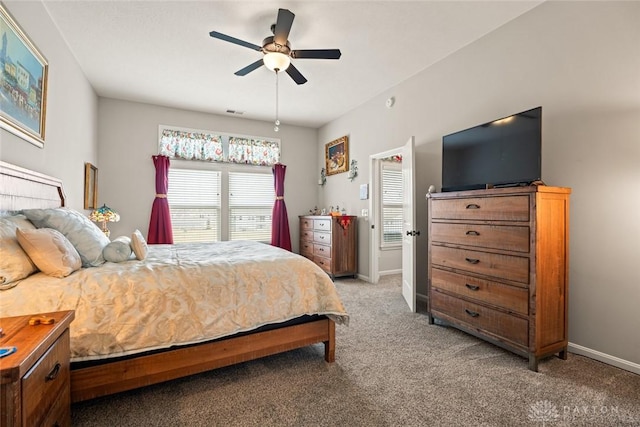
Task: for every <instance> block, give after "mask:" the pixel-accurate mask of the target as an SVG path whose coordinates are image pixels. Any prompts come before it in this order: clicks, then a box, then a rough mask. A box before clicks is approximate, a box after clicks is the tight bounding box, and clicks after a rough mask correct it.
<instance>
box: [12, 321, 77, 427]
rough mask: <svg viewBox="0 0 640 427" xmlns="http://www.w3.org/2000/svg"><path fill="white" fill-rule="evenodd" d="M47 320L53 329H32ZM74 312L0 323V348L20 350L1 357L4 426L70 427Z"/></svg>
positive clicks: (42, 326)
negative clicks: (0, 332) (36, 320)
mask: <svg viewBox="0 0 640 427" xmlns="http://www.w3.org/2000/svg"><path fill="white" fill-rule="evenodd" d="M40 315H44V316H47V317H51V318H53V319H55V322H54V323H53V324H50V325H45V324H38V325H33V326H32V325H29V319H31V318H32V317H35V316H40ZM74 316H75V314H74V312H73V311H58V312H54V313H38V314H35V315H33V316H18V317H4V318H0V328H2V330H3V332H4V334H3V335H2V336H1V337H0V346H1V347H11V346H13V347H17V351H16V352H15V353H13V354H11V355H9V356H5V357H3V358H0V409H1V411H0V412H1V413H2V417H1V418H0V425H1V426H25V427H26V426H36V425H47V426H69V425H71V407H70V402H71V395H70V370H69V357H70V350H69V324H70V323H71V321H72V320H73V318H74Z"/></svg>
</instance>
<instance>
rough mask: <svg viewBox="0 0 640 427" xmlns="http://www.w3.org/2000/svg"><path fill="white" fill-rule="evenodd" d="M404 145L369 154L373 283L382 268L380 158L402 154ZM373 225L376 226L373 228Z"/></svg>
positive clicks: (370, 246) (371, 275) (371, 272)
mask: <svg viewBox="0 0 640 427" xmlns="http://www.w3.org/2000/svg"><path fill="white" fill-rule="evenodd" d="M402 148H403V147H402V146H400V147H397V148H394V149H391V150H387V151H383V152H382V153H376V154H372V155H370V156H369V182H370V183H371V188H370V189H369V242H370V244H369V269H370V271H369V279H370V281H371V283H378V282H379V281H380V269H379V263H378V260H379V258H380V238H379V233H378V227H380V224H379V223H378V221H379V212H378V206H379V200H378V199H379V195H378V193H379V190H380V167H379V165H378V163H379V162H380V159H384V158H385V157H390V156H393V155H396V154H402ZM372 226H373V227H374V228H372Z"/></svg>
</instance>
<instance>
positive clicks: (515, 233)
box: [427, 186, 571, 371]
mask: <svg viewBox="0 0 640 427" xmlns="http://www.w3.org/2000/svg"><path fill="white" fill-rule="evenodd" d="M570 193H571V190H570V189H568V188H557V187H546V186H529V187H517V188H499V189H488V190H473V191H460V192H447V193H434V194H431V195H430V196H429V197H428V203H429V251H428V254H429V255H428V257H429V267H428V268H429V280H428V284H427V286H428V304H427V311H428V316H429V323H430V324H433V323H434V317H435V318H438V319H439V320H442V321H444V322H445V323H448V324H450V325H452V326H455V327H457V328H459V329H461V330H463V331H466V332H468V333H471V334H473V335H475V336H478V337H480V338H483V339H485V340H487V341H490V342H492V343H494V344H497V345H499V346H502V347H503V348H506V349H508V350H510V351H513V352H515V353H517V354H520V355H522V356H525V357H528V359H529V369H531V370H533V371H537V370H538V361H539V360H540V358H542V357H545V356H549V355H552V354H555V353H559V356H560V357H561V358H562V359H566V357H567V344H568V339H567V315H568V313H567V298H568V261H569V194H570Z"/></svg>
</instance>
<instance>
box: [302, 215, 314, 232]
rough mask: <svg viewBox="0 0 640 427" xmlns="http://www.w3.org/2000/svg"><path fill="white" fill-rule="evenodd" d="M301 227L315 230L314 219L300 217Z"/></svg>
mask: <svg viewBox="0 0 640 427" xmlns="http://www.w3.org/2000/svg"><path fill="white" fill-rule="evenodd" d="M300 229H302V230H313V220H312V219H311V218H300Z"/></svg>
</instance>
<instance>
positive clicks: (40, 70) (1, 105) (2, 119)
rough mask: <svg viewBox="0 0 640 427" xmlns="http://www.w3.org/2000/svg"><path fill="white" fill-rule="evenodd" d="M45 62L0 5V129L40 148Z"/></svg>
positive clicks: (45, 91)
mask: <svg viewBox="0 0 640 427" xmlns="http://www.w3.org/2000/svg"><path fill="white" fill-rule="evenodd" d="M48 73H49V63H48V62H47V60H46V59H45V57H44V56H43V55H42V54H41V53H40V51H39V50H38V49H37V48H36V46H35V45H34V44H33V42H31V40H29V38H28V37H27V35H26V34H25V33H24V32H23V31H22V29H21V28H20V27H19V26H18V24H17V23H16V21H15V20H14V19H13V18H12V17H11V15H10V14H9V12H8V11H7V10H6V9H5V7H4V6H3V5H2V4H1V3H0V128H3V129H5V130H7V131H9V132H11V133H13V134H14V135H17V136H18V137H20V138H22V139H24V140H26V141H28V142H30V143H32V144H34V145H35V146H37V147H39V148H43V147H44V137H45V122H46V110H47V108H46V106H47V78H48Z"/></svg>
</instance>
